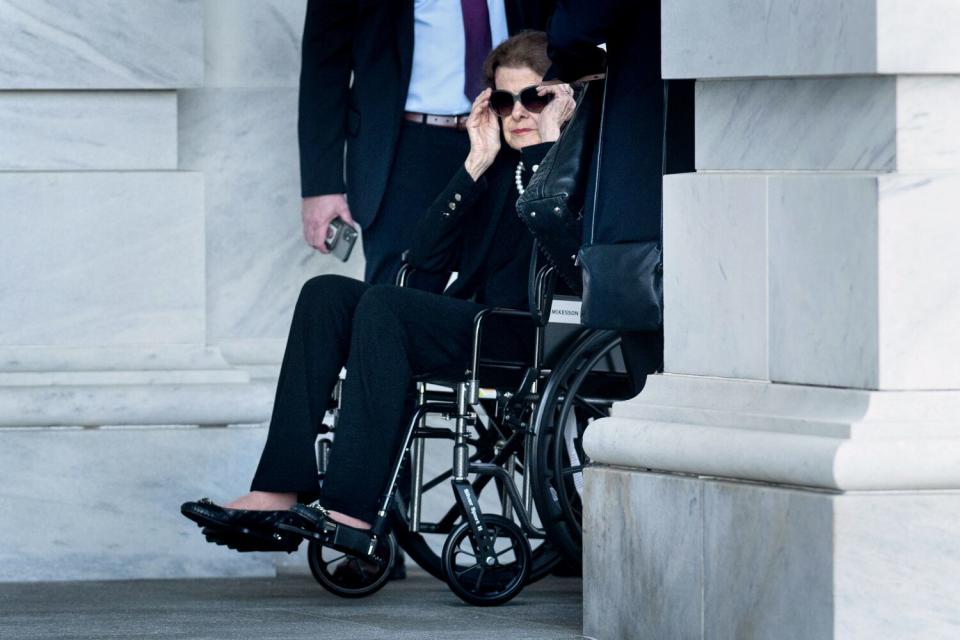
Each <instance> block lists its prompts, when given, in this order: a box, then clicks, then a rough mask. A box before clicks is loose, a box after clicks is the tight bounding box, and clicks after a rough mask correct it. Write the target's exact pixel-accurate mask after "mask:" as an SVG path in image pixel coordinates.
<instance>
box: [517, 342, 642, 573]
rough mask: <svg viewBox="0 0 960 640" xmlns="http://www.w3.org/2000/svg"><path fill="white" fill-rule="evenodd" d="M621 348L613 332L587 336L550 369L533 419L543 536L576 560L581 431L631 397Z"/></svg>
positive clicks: (580, 516)
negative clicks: (611, 408) (544, 533)
mask: <svg viewBox="0 0 960 640" xmlns="http://www.w3.org/2000/svg"><path fill="white" fill-rule="evenodd" d="M619 346H620V336H619V334H618V333H616V332H614V331H590V332H588V333H587V334H585V335H584V338H583V339H581V340H580V341H578V342H577V343H576V344H575V345H574V346H573V347H572V348H571V350H570V352H569V353H568V354H566V356H565V357H564V358H563V359H562V360H561V361H560V363H559V364H558V366H557V367H556V368H555V369H554V371H553V373H552V374H551V376H550V379H549V380H548V382H547V384H546V386H545V387H544V392H543V396H542V399H541V402H540V404H539V406H538V408H537V413H536V416H535V418H534V429H535V433H536V436H535V438H534V446H533V456H532V459H531V461H530V462H531V465H532V471H533V479H534V487H533V488H534V492H533V495H534V501H535V502H536V505H537V510H538V512H539V513H540V518H541V520H542V522H543V527H544V529H545V530H546V532H547V538H548V539H549V540H550V541H551V542H552V543H553V544H554V545H555V546H556V548H557V549H558V550H559V551H560V552H561V553H562V554H563V556H564V557H565V558H566V559H567V560H569V561H571V562H574V563H579V562H580V561H581V555H582V549H583V529H582V524H581V523H582V521H583V501H582V494H583V468H584V467H585V466H586V465H587V463H589V461H590V460H589V457H588V456H587V455H586V453H585V452H584V450H583V434H584V431H585V430H586V429H587V427H588V426H589V424H590V423H591V422H593V421H594V420H596V419H598V418H604V417H607V416H609V415H610V407H611V405H612V404H613V403H614V402H619V401H621V400H626V399H627V398H629V397H631V396H632V395H633V393H632V389H633V387H632V384H631V382H630V380H629V377H628V376H627V374H626V372H625V370H624V368H623V366H622V358H621V356H620V353H619Z"/></svg>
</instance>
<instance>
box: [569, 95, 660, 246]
mask: <svg viewBox="0 0 960 640" xmlns="http://www.w3.org/2000/svg"><path fill="white" fill-rule="evenodd" d="M669 118H670V81H669V80H663V131H662V133H661V139H660V181H661V183H660V245H659V246H660V250H661V251H663V177H664V176H665V175H667V121H668V120H669ZM606 119H607V80H604V81H603V101H602V102H601V106H600V130H599V132H598V133H597V136H598V138H597V165H596V166H597V176H596V179H595V180H594V184H593V214H592V215H591V217H590V242H589V243H588V244H593V240H594V235H595V234H596V231H597V197H598V194H599V193H600V162H601V161H602V160H603V129H604V124H605V123H606Z"/></svg>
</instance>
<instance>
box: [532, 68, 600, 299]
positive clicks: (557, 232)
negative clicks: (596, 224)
mask: <svg viewBox="0 0 960 640" xmlns="http://www.w3.org/2000/svg"><path fill="white" fill-rule="evenodd" d="M600 84H602V83H600V82H591V83H589V84H588V85H586V87H585V88H584V89H583V91H582V93H581V94H580V98H579V100H578V102H577V108H576V111H575V112H574V114H573V117H572V118H571V119H570V122H569V123H568V124H567V126H566V127H565V128H564V130H563V132H562V133H561V134H560V138H559V139H558V140H557V141H556V142H555V143H554V145H553V146H552V147H551V148H550V151H548V152H547V155H546V156H544V158H543V161H542V162H541V163H540V167H539V168H538V169H537V171H536V173H534V174H533V177H532V178H531V179H530V184H528V185H527V188H526V190H524V192H523V194H522V195H521V196H520V198H519V199H518V200H517V213H518V214H519V216H520V219H521V220H523V222H524V224H526V225H527V227H528V228H529V229H530V232H531V233H532V234H533V236H534V237H535V238H536V239H537V243H538V245H539V246H540V250H541V251H542V252H543V254H544V255H545V256H546V258H547V260H549V261H550V263H551V264H552V265H553V266H554V267H555V268H556V271H557V273H558V274H559V275H560V277H561V278H563V280H564V282H566V283H567V285H568V286H570V288H571V289H573V290H574V291H575V292H576V293H579V292H580V291H581V289H582V287H583V283H582V280H581V277H580V269H579V268H578V266H577V251H578V250H579V249H580V244H581V238H582V235H583V205H584V200H585V199H586V191H587V184H588V183H589V181H590V164H591V160H592V158H593V154H594V152H595V147H596V143H597V141H598V140H599V132H600V120H601V118H602V117H603V87H601V86H597V85H600Z"/></svg>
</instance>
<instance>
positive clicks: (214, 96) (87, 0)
mask: <svg viewBox="0 0 960 640" xmlns="http://www.w3.org/2000/svg"><path fill="white" fill-rule="evenodd" d="M304 7H305V3H304V2H303V0H236V1H232V2H221V1H219V0H207V1H204V0H76V1H75V2H70V3H62V2H54V1H52V0H49V1H48V0H0V256H2V263H3V268H2V269H0V304H2V306H3V309H4V311H3V312H0V480H2V481H3V482H4V485H5V486H6V487H8V489H9V491H8V492H7V493H8V497H10V498H11V499H10V500H4V501H2V505H0V511H2V513H0V547H2V551H0V555H2V560H3V562H2V564H3V565H4V568H3V569H0V580H19V579H80V578H116V577H162V576H170V575H234V574H247V575H250V574H256V575H264V574H270V573H272V572H273V570H274V569H273V567H274V559H272V558H266V557H264V558H251V557H247V558H246V559H245V560H239V561H238V560H237V559H236V557H235V555H236V554H233V553H230V552H227V551H224V550H215V549H212V548H210V547H209V545H206V544H205V543H204V542H203V541H202V539H201V538H200V537H199V536H198V535H197V534H196V532H195V530H194V527H192V525H190V524H189V523H187V522H186V521H185V520H184V519H183V518H181V517H180V516H179V514H178V513H177V505H178V504H179V503H180V502H181V501H183V500H186V499H191V498H198V497H199V496H200V495H203V493H204V492H210V493H211V494H212V496H211V497H215V498H218V499H225V498H227V497H229V496H231V495H235V494H239V493H241V492H243V491H244V490H245V489H246V488H247V486H248V484H249V479H250V475H251V473H252V471H253V468H254V466H255V463H256V457H257V455H258V453H259V450H260V447H261V444H262V440H263V438H264V436H265V431H266V429H265V424H264V421H265V420H267V418H268V417H269V415H270V409H271V405H272V400H273V390H274V386H275V376H276V372H277V370H278V367H279V362H280V357H281V355H282V349H283V344H284V341H285V338H286V334H287V329H288V323H289V319H290V315H291V313H292V306H293V303H294V301H295V299H296V295H297V293H298V291H299V288H300V285H301V284H302V283H303V282H304V281H305V280H307V279H308V278H310V277H312V276H314V275H318V274H321V273H342V274H346V275H352V276H359V275H360V274H362V269H363V256H362V252H360V251H357V252H354V257H353V258H352V259H351V261H350V263H348V264H343V263H340V262H339V261H336V260H334V259H332V258H325V257H322V256H320V255H319V254H317V253H316V252H314V251H313V250H312V249H310V248H309V247H308V246H307V245H306V244H305V242H304V241H303V239H302V237H301V229H300V225H301V223H300V197H299V171H298V165H297V162H298V160H297V139H296V120H297V103H296V97H297V82H298V77H299V67H300V34H301V30H302V23H303V19H304ZM230 424H233V425H236V424H245V425H248V426H247V427H246V428H236V427H229V428H228V427H226V425H230ZM170 425H174V426H176V427H177V428H170ZM197 425H203V428H197ZM81 427H82V428H81ZM47 507H49V508H56V509H57V510H58V513H60V512H63V513H65V514H67V515H66V516H65V519H66V521H68V522H70V523H71V524H70V525H69V526H68V528H67V529H63V528H59V529H56V528H55V529H53V530H51V529H50V528H49V527H47V526H45V521H46V520H47V518H46V515H45V511H44V509H45V508H47ZM131 523H138V524H137V528H136V530H131ZM216 551H221V553H220V554H219V555H218V554H217V553H216Z"/></svg>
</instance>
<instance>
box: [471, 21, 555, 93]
mask: <svg viewBox="0 0 960 640" xmlns="http://www.w3.org/2000/svg"><path fill="white" fill-rule="evenodd" d="M499 67H512V68H514V69H519V68H523V67H529V68H530V69H533V70H534V71H536V72H537V74H539V75H541V76H542V75H544V74H545V73H546V72H547V69H549V68H550V58H548V57H547V34H546V33H544V32H543V31H532V30H527V31H521V32H520V33H518V34H517V35H515V36H511V37H509V38H507V39H506V40H504V41H503V42H501V43H500V44H499V45H498V46H497V48H496V49H494V50H493V51H491V52H490V55H488V56H487V59H486V60H485V61H484V63H483V77H484V79H485V80H486V81H487V86H489V87H493V86H494V84H493V81H494V77H495V76H496V73H497V69H498V68H499Z"/></svg>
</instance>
